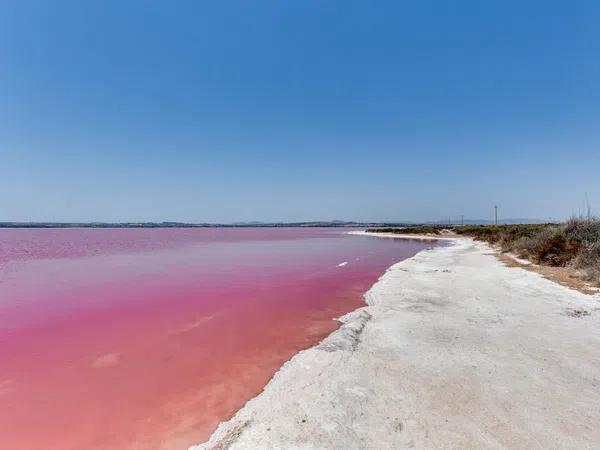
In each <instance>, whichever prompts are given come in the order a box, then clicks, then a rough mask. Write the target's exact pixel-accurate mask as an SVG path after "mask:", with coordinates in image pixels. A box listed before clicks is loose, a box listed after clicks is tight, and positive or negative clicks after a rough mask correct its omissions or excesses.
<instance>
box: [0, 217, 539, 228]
mask: <svg viewBox="0 0 600 450" xmlns="http://www.w3.org/2000/svg"><path fill="white" fill-rule="evenodd" d="M545 222H547V221H544V220H539V219H527V218H508V219H499V220H498V223H500V224H519V223H545ZM460 223H461V222H460V220H459V221H454V220H451V221H450V222H448V221H447V220H438V221H434V222H353V221H345V220H330V221H311V222H258V221H251V222H234V223H223V224H220V223H186V222H114V223H113V222H0V228H210V227H214V228H219V227H378V226H382V227H401V226H411V225H460ZM493 223H494V221H493V220H484V219H465V220H464V224H465V225H490V224H493Z"/></svg>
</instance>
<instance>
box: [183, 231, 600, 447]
mask: <svg viewBox="0 0 600 450" xmlns="http://www.w3.org/2000/svg"><path fill="white" fill-rule="evenodd" d="M411 237H412V236H411ZM365 300H366V302H367V304H368V306H366V307H364V308H361V309H359V310H357V311H355V312H353V313H351V314H348V315H347V316H345V317H343V318H342V319H341V320H342V321H343V322H344V325H343V326H342V327H341V328H340V329H339V330H338V331H336V332H335V333H333V334H332V335H330V336H329V337H328V338H327V339H325V340H324V341H323V342H322V343H321V344H320V345H318V346H317V347H314V348H312V349H309V350H306V351H304V352H301V353H299V354H298V355H296V356H295V357H294V358H293V359H292V360H291V361H290V362H288V363H287V364H286V365H284V366H283V367H282V369H281V370H280V371H279V372H278V373H277V374H276V376H275V377H274V378H273V379H272V380H271V382H270V383H269V384H268V386H267V387H266V388H265V390H264V391H263V393H262V394H261V395H259V396H258V397H256V398H254V399H253V400H251V401H250V402H248V403H247V404H246V406H245V407H244V408H243V409H242V410H240V411H239V412H238V413H237V414H236V415H235V416H234V417H233V418H232V420H230V421H229V422H227V423H224V424H222V425H221V426H220V427H219V429H218V430H217V431H216V432H215V434H213V436H212V438H211V439H210V441H209V442H208V443H205V444H203V445H200V446H197V447H194V448H195V449H196V450H200V449H209V448H211V449H212V448H215V449H225V448H227V449H257V448H260V449H285V448H294V449H399V448H421V449H422V448H430V449H433V448H444V449H449V448H453V449H470V448H511V449H547V448H571V449H585V448H598V443H600V427H599V426H598V424H600V407H599V406H598V405H600V297H599V296H598V295H595V296H590V295H584V294H582V293H580V292H577V291H574V290H570V289H568V288H566V287H564V286H561V285H558V284H556V283H553V282H551V281H549V280H547V279H545V278H543V277H542V276H541V275H539V274H537V273H533V272H531V271H526V270H523V269H520V268H509V267H507V266H506V265H504V264H503V263H502V262H501V261H499V260H498V259H497V258H496V257H495V256H494V254H493V252H492V251H491V249H490V248H489V247H488V246H486V245H485V244H481V243H475V242H473V241H471V240H469V239H456V240H451V241H449V242H448V245H446V246H442V247H437V248H435V249H432V250H427V251H423V252H421V253H419V254H418V255H417V256H415V257H413V258H411V259H409V260H406V261H403V262H401V263H398V264H396V265H394V266H392V267H391V268H390V269H389V270H388V271H387V272H386V274H385V275H384V276H383V277H382V278H381V279H380V280H379V282H378V283H376V284H375V285H374V286H373V288H372V289H371V290H370V291H369V292H368V293H367V294H366V295H365Z"/></svg>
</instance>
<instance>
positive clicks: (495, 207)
mask: <svg viewBox="0 0 600 450" xmlns="http://www.w3.org/2000/svg"><path fill="white" fill-rule="evenodd" d="M494 215H495V217H496V225H498V205H494Z"/></svg>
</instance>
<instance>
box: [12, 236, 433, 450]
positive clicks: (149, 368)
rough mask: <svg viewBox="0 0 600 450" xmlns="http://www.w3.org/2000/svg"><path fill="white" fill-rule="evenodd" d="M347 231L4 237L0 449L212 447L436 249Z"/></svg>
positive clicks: (405, 241)
mask: <svg viewBox="0 0 600 450" xmlns="http://www.w3.org/2000/svg"><path fill="white" fill-rule="evenodd" d="M347 231H348V230H347V229H336V228H333V229H332V228H324V229H316V228H182V229H166V228H161V229H90V228H86V229H78V228H73V229H0V447H1V448H11V449H19V450H20V449H23V450H29V449H34V448H48V449H62V450H70V449H78V450H79V449H83V448H85V449H86V450H90V449H119V450H129V449H150V450H152V449H175V448H182V449H187V447H188V446H189V445H191V444H194V443H199V442H201V441H203V440H205V439H206V438H208V436H209V435H210V433H211V432H212V431H213V430H214V429H215V427H216V426H217V424H218V423H219V421H222V420H226V419H228V418H229V417H231V415H232V414H234V413H235V411H237V410H238V409H239V408H240V407H242V406H243V404H244V403H245V402H246V401H248V400H249V399H250V398H252V397H253V396H255V395H256V394H258V393H259V392H260V391H261V390H262V388H263V387H264V385H265V384H266V383H267V382H268V381H269V379H270V378H271V377H272V375H273V374H274V372H275V371H277V370H278V368H279V367H280V366H281V365H282V364H283V363H284V362H285V361H287V360H289V359H290V358H291V357H292V356H293V355H294V354H295V353H297V352H298V351H299V350H302V349H305V348H308V347H310V346H312V345H314V344H315V343H317V342H318V341H319V340H320V339H322V338H323V337H325V336H326V335H327V334H329V333H331V332H332V331H333V330H335V329H336V328H337V327H338V325H339V324H338V322H336V321H334V320H332V319H333V318H335V317H339V316H340V315H343V314H345V313H347V312H349V311H351V310H353V309H355V308H357V307H359V306H362V305H363V300H362V295H363V293H364V292H366V291H367V290H368V289H369V287H370V286H371V285H372V284H373V283H374V282H375V281H377V278H378V277H379V276H381V275H382V274H383V272H384V271H385V270H386V268H387V267H389V266H390V265H392V264H393V263H395V262H397V261H400V260H402V259H405V258H407V257H410V256H413V255H414V254H415V253H417V252H418V251H420V250H422V249H424V248H427V247H429V246H431V245H432V244H431V243H425V242H419V241H412V240H393V239H378V238H372V237H365V236H351V235H348V234H346V233H347ZM344 263H345V264H344Z"/></svg>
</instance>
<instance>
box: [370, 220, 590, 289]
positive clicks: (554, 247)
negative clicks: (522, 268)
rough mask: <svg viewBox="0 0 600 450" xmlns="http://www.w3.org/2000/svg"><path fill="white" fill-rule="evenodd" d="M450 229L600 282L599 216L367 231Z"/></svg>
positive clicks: (437, 230) (439, 230)
mask: <svg viewBox="0 0 600 450" xmlns="http://www.w3.org/2000/svg"><path fill="white" fill-rule="evenodd" d="M443 230H450V231H452V232H454V233H456V234H458V235H462V236H469V237H472V238H474V239H477V240H481V241H485V242H488V243H489V244H492V245H495V246H497V247H499V248H500V249H501V250H502V251H503V252H512V253H515V254H517V255H518V256H519V257H521V258H526V259H529V260H530V261H533V262H535V263H536V264H540V265H543V266H550V267H566V268H570V269H573V270H575V271H577V272H578V274H579V275H580V276H581V277H582V278H583V279H585V280H588V281H592V282H594V283H596V284H598V285H600V218H591V219H583V218H572V219H570V220H569V221H567V222H566V223H560V224H550V223H549V224H539V225H538V224H535V225H534V224H531V225H469V226H454V227H448V226H434V225H433V226H430V225H426V226H415V227H407V228H385V229H383V228H376V229H370V230H368V231H372V232H386V233H398V234H432V235H438V234H440V233H441V232H442V231H443Z"/></svg>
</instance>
